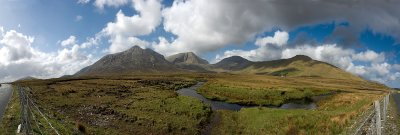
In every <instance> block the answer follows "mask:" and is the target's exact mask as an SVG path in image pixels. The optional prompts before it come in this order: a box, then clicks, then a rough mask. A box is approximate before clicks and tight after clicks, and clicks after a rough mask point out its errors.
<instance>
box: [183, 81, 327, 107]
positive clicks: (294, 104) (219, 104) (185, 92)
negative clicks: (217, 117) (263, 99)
mask: <svg viewBox="0 0 400 135" xmlns="http://www.w3.org/2000/svg"><path fill="white" fill-rule="evenodd" d="M203 84H204V82H199V83H197V84H196V85H194V86H192V87H189V88H183V89H180V90H178V91H177V92H178V93H179V94H181V95H185V96H190V97H194V98H196V99H199V100H201V101H203V102H204V103H206V104H209V105H210V106H211V109H212V110H233V111H239V110H240V109H241V108H251V107H257V106H245V105H239V104H232V103H227V102H223V101H214V100H210V99H207V98H205V97H204V96H202V95H200V94H198V93H197V91H196V89H197V88H199V87H201V86H202V85H203ZM313 98H316V97H313ZM318 98H321V97H318ZM270 108H280V109H315V108H317V105H316V104H315V103H314V102H312V101H310V102H298V101H293V102H290V103H286V104H283V105H282V106H280V107H274V106H270Z"/></svg>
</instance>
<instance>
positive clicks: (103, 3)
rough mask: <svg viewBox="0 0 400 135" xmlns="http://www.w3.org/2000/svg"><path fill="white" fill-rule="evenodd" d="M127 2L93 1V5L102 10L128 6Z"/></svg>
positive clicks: (119, 0) (117, 0) (126, 0)
mask: <svg viewBox="0 0 400 135" xmlns="http://www.w3.org/2000/svg"><path fill="white" fill-rule="evenodd" d="M82 1H84V0H82ZM128 2H129V1H128V0H95V2H94V5H95V6H96V7H97V8H99V9H104V7H105V6H110V7H119V6H122V5H125V4H128Z"/></svg>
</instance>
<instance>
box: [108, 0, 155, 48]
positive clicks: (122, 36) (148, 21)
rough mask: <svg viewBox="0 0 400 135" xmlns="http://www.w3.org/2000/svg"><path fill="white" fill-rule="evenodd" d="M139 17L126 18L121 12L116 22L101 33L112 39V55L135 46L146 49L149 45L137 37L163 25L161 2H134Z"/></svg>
mask: <svg viewBox="0 0 400 135" xmlns="http://www.w3.org/2000/svg"><path fill="white" fill-rule="evenodd" d="M133 7H134V9H135V10H136V11H137V12H138V14H137V15H133V16H126V15H125V14H124V13H123V12H122V11H121V10H120V11H119V12H118V13H117V15H116V19H115V22H110V23H108V24H107V26H106V27H105V28H104V29H103V30H102V32H101V33H103V34H104V35H106V36H108V37H110V40H109V42H110V43H111V45H110V47H109V50H108V51H109V52H110V53H116V52H120V51H123V50H126V49H128V48H129V47H131V46H133V45H139V46H141V47H142V48H146V47H147V46H148V45H149V43H147V42H146V41H143V40H140V39H139V38H137V37H136V36H141V35H148V34H150V33H151V32H153V31H154V30H155V28H156V27H157V26H158V25H160V23H161V3H160V1H159V0H133Z"/></svg>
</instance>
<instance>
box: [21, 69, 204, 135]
mask: <svg viewBox="0 0 400 135" xmlns="http://www.w3.org/2000/svg"><path fill="white" fill-rule="evenodd" d="M194 83H195V82H194V80H193V79H187V78H166V77H149V76H147V77H135V78H120V77H118V78H112V77H111V78H109V77H107V78H101V77H100V78H79V79H52V80H41V81H27V82H20V83H19V84H20V85H23V86H26V87H29V88H31V90H30V91H29V93H31V97H32V98H33V99H34V100H35V102H36V104H38V105H39V106H40V109H41V110H42V112H44V113H45V114H47V115H48V117H49V119H50V122H51V123H52V124H53V126H54V127H55V128H56V129H57V130H58V131H59V132H60V133H62V134H77V133H85V134H129V133H136V134H198V133H199V132H200V130H201V129H202V126H204V125H205V124H206V123H207V121H208V118H209V115H210V114H211V110H210V108H209V106H207V105H204V104H202V103H201V102H200V101H198V100H196V99H193V98H189V97H185V96H180V95H178V94H177V93H175V90H177V89H180V88H183V87H188V86H190V85H193V84H194ZM34 113H35V112H34ZM35 116H37V118H40V115H38V114H37V115H35ZM39 121H40V122H39V123H41V125H46V123H45V121H43V120H41V119H39ZM33 128H34V129H33V130H36V131H41V132H42V133H43V132H44V134H52V133H54V131H52V130H43V129H51V128H49V127H43V128H42V129H40V128H36V127H33ZM38 133H39V132H38Z"/></svg>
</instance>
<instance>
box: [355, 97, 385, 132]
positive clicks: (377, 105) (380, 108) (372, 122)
mask: <svg viewBox="0 0 400 135" xmlns="http://www.w3.org/2000/svg"><path fill="white" fill-rule="evenodd" d="M389 98H390V96H389V95H386V96H385V97H384V98H383V99H382V100H376V101H375V102H374V104H373V106H371V108H370V109H369V110H368V111H367V112H368V113H367V114H368V115H366V117H365V118H364V119H363V120H362V122H361V123H360V124H359V126H358V128H356V130H355V131H354V133H353V135H383V134H385V131H384V129H385V128H384V125H385V122H387V121H386V118H387V114H388V113H387V111H388V106H389Z"/></svg>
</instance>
